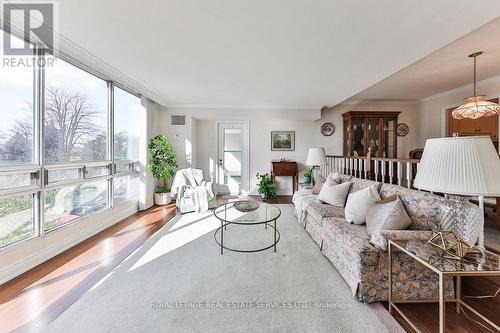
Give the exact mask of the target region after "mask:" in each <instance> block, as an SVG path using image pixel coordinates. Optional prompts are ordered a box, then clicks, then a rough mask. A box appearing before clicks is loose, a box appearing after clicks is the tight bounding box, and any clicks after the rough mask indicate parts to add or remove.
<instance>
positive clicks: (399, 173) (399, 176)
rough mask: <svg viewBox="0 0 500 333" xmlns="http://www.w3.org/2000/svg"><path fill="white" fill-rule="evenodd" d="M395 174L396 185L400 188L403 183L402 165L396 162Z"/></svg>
mask: <svg viewBox="0 0 500 333" xmlns="http://www.w3.org/2000/svg"><path fill="white" fill-rule="evenodd" d="M397 168H398V170H397V172H398V185H399V186H401V183H402V181H403V163H401V162H398V164H397Z"/></svg>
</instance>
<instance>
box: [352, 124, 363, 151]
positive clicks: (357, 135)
mask: <svg viewBox="0 0 500 333" xmlns="http://www.w3.org/2000/svg"><path fill="white" fill-rule="evenodd" d="M352 144H353V152H352V154H353V155H354V156H363V155H365V153H364V152H365V122H364V120H363V119H359V118H358V119H356V118H354V119H353V120H352Z"/></svg>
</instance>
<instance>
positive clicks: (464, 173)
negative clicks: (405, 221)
mask: <svg viewBox="0 0 500 333" xmlns="http://www.w3.org/2000/svg"><path fill="white" fill-rule="evenodd" d="M414 186H415V187H416V188H419V189H421V190H427V191H433V192H440V193H446V194H457V195H469V196H500V158H499V156H498V153H497V151H496V150H495V147H494V146H493V142H492V141H491V138H490V137H488V136H470V137H453V138H439V139H429V140H427V142H426V143H425V147H424V153H423V155H422V159H421V160H420V164H419V166H418V169H417V175H416V177H415V183H414Z"/></svg>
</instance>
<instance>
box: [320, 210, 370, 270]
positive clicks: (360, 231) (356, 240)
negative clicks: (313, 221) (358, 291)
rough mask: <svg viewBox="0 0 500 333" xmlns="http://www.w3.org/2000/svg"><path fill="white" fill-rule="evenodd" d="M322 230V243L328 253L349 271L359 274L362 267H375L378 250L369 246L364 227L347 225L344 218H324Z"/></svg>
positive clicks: (368, 236)
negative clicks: (347, 266)
mask: <svg viewBox="0 0 500 333" xmlns="http://www.w3.org/2000/svg"><path fill="white" fill-rule="evenodd" d="M322 229H323V232H324V236H323V242H327V243H328V245H327V247H326V248H328V249H329V250H330V251H333V252H335V253H336V254H335V255H336V256H340V259H341V260H342V261H344V262H345V265H349V266H351V271H353V272H361V266H363V265H369V266H372V265H376V264H377V262H378V250H377V249H376V248H375V247H374V246H373V245H372V244H370V235H368V232H367V231H366V227H365V226H364V225H356V224H349V223H347V222H346V220H345V219H344V218H335V217H332V218H325V219H324V220H323V225H322Z"/></svg>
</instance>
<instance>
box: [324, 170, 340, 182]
mask: <svg viewBox="0 0 500 333" xmlns="http://www.w3.org/2000/svg"><path fill="white" fill-rule="evenodd" d="M326 178H327V179H328V178H331V179H333V180H334V181H336V182H337V184H340V183H341V182H340V173H338V172H330V174H329V175H328V176H327V177H326Z"/></svg>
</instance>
